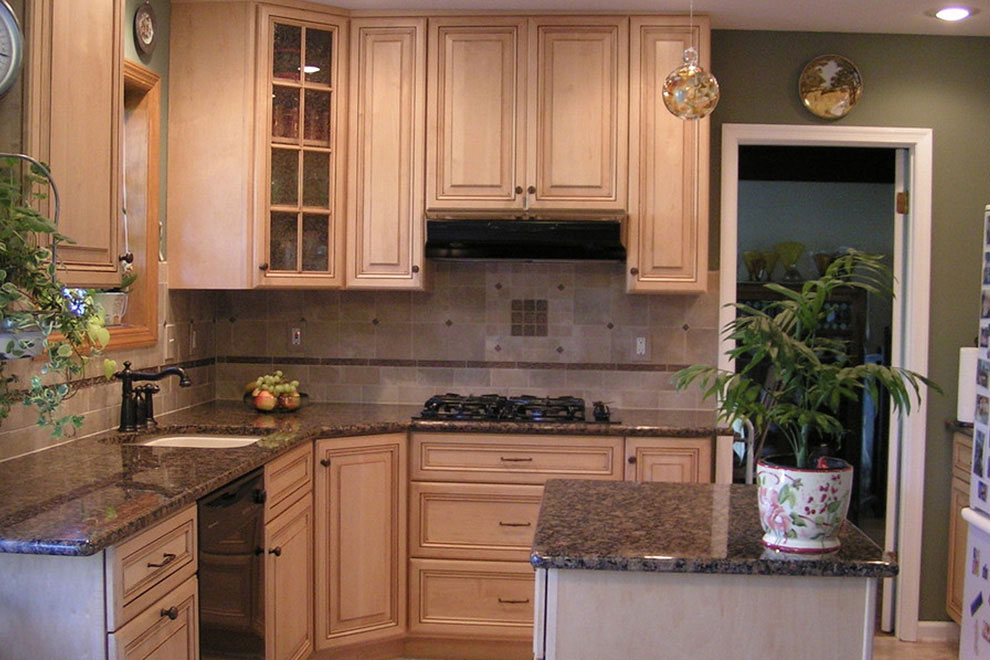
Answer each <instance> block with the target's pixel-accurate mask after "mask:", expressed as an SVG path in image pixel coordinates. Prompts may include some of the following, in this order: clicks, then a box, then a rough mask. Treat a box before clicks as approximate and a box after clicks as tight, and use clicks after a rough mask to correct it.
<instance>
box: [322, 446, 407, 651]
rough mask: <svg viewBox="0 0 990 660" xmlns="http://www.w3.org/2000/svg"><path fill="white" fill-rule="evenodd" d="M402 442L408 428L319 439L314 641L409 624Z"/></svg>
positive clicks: (385, 632)
mask: <svg viewBox="0 0 990 660" xmlns="http://www.w3.org/2000/svg"><path fill="white" fill-rule="evenodd" d="M405 443H406V436H405V434H404V433H403V434H390V435H377V436H374V435H373V436H363V437H358V438H333V439H326V440H320V441H318V442H317V451H316V458H317V471H316V509H317V517H316V538H318V539H321V541H320V543H318V544H317V555H316V556H317V559H316V561H317V569H316V593H317V605H316V637H317V639H316V646H317V649H327V648H333V647H338V646H346V645H348V644H354V643H358V642H367V641H373V640H378V639H383V638H388V637H397V636H401V635H402V634H403V633H404V632H405V626H406V622H405V599H406V482H405V474H406V447H405Z"/></svg>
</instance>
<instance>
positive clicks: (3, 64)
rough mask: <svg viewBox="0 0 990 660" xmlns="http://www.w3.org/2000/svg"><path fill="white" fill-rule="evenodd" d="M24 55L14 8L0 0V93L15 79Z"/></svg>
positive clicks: (22, 40)
mask: <svg viewBox="0 0 990 660" xmlns="http://www.w3.org/2000/svg"><path fill="white" fill-rule="evenodd" d="M23 57H24V39H23V37H22V36H21V28H20V26H19V25H18V24H17V16H15V15H14V10H13V9H11V8H10V5H9V4H7V0H0V95H2V94H4V93H5V92H6V91H7V90H8V89H10V86H11V85H13V84H14V80H16V79H17V73H18V72H19V71H20V69H21V62H22V61H23Z"/></svg>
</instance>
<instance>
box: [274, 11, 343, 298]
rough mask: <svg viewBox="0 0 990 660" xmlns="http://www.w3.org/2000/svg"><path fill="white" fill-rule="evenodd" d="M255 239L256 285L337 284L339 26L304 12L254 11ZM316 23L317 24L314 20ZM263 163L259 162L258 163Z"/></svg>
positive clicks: (339, 246) (340, 255)
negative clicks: (258, 179) (259, 66)
mask: <svg viewBox="0 0 990 660" xmlns="http://www.w3.org/2000/svg"><path fill="white" fill-rule="evenodd" d="M260 12H261V14H260V26H261V27H262V29H263V30H264V33H263V34H264V35H265V36H264V37H263V38H265V40H266V42H265V48H263V49H261V50H260V51H259V52H261V53H266V54H267V58H266V59H265V60H263V64H264V68H265V70H264V72H263V74H262V72H261V71H259V76H258V81H259V87H261V89H260V90H259V117H260V116H261V113H262V112H264V113H267V118H266V120H265V121H261V122H259V125H260V126H259V133H262V135H260V136H259V144H260V145H261V146H262V153H263V157H264V161H263V167H264V172H265V182H266V183H267V185H263V186H259V194H258V209H259V211H260V218H261V222H260V223H259V225H260V231H259V236H258V240H257V243H256V245H257V248H256V249H257V252H258V255H257V256H258V262H259V268H258V270H259V284H260V285H262V286H294V287H295V286H307V285H310V286H328V285H341V284H343V268H342V260H343V238H344V237H343V231H342V230H343V208H344V207H343V204H342V202H343V200H342V197H343V192H344V190H343V186H342V185H341V177H340V172H339V170H340V169H341V168H342V166H343V161H342V159H343V158H344V153H343V149H340V148H339V146H342V145H338V140H337V135H338V132H337V127H338V124H337V114H338V106H339V105H340V99H339V96H338V95H339V90H341V89H343V88H344V81H343V80H342V77H341V76H342V72H343V70H344V69H343V67H342V66H341V63H340V62H339V57H338V55H339V53H341V52H345V51H343V50H342V48H341V41H342V39H343V36H344V35H343V31H344V23H343V21H341V23H339V24H337V23H334V22H333V20H332V18H330V19H329V20H328V18H327V17H326V16H325V15H320V16H318V17H315V16H313V15H312V14H309V13H308V12H305V11H298V10H291V9H283V8H278V9H274V8H267V7H263V8H262V9H261V10H260ZM314 19H315V20H314ZM258 164H259V166H261V164H262V162H261V160H260V158H259V162H258Z"/></svg>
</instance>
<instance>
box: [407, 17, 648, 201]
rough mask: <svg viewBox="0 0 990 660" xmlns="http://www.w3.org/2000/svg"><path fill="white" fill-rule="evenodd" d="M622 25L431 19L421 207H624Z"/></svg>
mask: <svg viewBox="0 0 990 660" xmlns="http://www.w3.org/2000/svg"><path fill="white" fill-rule="evenodd" d="M628 24H629V23H628V19H627V18H625V17H613V16H550V17H534V18H521V17H511V16H506V17H492V16H475V17H449V18H436V19H430V39H429V55H428V61H429V76H428V88H429V91H428V96H429V101H428V107H427V131H426V132H427V154H426V196H427V202H426V203H427V212H428V214H430V215H433V216H435V217H446V216H448V215H454V216H462V217H463V215H464V214H465V213H468V214H471V213H475V214H480V215H488V216H489V217H490V216H491V214H492V213H495V214H502V215H506V216H513V215H526V214H530V215H539V214H540V212H545V211H553V212H555V213H566V212H567V211H574V212H579V213H588V212H594V213H604V212H610V211H611V212H621V210H622V209H623V208H625V201H626V165H627V154H626V143H627V119H628V115H627V109H626V102H627V98H628V92H627V89H628V66H627V63H628Z"/></svg>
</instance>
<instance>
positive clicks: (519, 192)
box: [516, 186, 523, 195]
mask: <svg viewBox="0 0 990 660" xmlns="http://www.w3.org/2000/svg"><path fill="white" fill-rule="evenodd" d="M522 191H523V187H522V186H516V194H517V195H521V194H522Z"/></svg>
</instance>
